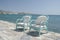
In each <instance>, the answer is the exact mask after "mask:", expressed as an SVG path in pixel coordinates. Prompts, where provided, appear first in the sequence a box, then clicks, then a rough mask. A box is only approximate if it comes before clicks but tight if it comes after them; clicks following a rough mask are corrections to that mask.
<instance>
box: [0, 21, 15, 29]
mask: <svg viewBox="0 0 60 40" xmlns="http://www.w3.org/2000/svg"><path fill="white" fill-rule="evenodd" d="M0 26H2V27H7V29H8V28H9V29H14V28H15V27H16V24H15V23H11V22H8V21H3V20H0Z"/></svg>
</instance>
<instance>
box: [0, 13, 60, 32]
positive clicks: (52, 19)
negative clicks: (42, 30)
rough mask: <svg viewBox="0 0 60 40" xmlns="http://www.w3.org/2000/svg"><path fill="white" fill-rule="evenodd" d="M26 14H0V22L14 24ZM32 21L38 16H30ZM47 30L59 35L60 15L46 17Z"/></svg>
mask: <svg viewBox="0 0 60 40" xmlns="http://www.w3.org/2000/svg"><path fill="white" fill-rule="evenodd" d="M24 15H26V14H0V20H4V21H9V22H13V23H16V20H17V19H18V18H22V17H23V16H24ZM30 15H31V16H32V19H36V18H37V17H38V16H40V15H35V14H30ZM48 16H49V20H48V26H47V27H48V30H49V31H54V32H58V33H60V15H48Z"/></svg>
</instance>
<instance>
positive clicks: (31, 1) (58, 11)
mask: <svg viewBox="0 0 60 40" xmlns="http://www.w3.org/2000/svg"><path fill="white" fill-rule="evenodd" d="M0 10H5V11H16V12H30V13H34V14H51V15H60V0H0Z"/></svg>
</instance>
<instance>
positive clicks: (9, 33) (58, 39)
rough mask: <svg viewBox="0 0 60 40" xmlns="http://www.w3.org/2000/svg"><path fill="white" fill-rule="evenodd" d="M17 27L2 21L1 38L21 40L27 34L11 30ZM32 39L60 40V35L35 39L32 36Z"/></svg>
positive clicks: (44, 35) (47, 34) (52, 34)
mask: <svg viewBox="0 0 60 40" xmlns="http://www.w3.org/2000/svg"><path fill="white" fill-rule="evenodd" d="M15 27H16V24H14V23H11V22H8V21H3V20H0V37H2V38H3V39H4V40H17V39H19V40H20V38H21V37H22V36H23V35H25V34H26V33H23V32H17V31H13V30H11V29H15ZM2 28H3V29H4V30H3V29H2ZM1 30H3V31H1ZM30 37H32V38H31V40H39V39H40V40H60V33H55V32H49V33H46V34H43V35H41V36H40V37H33V36H30ZM2 38H0V39H2Z"/></svg>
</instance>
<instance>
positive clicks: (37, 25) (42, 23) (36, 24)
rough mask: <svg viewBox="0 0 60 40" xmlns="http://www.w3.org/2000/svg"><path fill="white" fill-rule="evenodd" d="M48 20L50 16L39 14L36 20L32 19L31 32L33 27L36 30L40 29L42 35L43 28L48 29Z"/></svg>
mask: <svg viewBox="0 0 60 40" xmlns="http://www.w3.org/2000/svg"><path fill="white" fill-rule="evenodd" d="M47 20H48V17H46V16H39V17H37V19H36V20H32V21H31V26H30V29H29V32H30V31H31V29H33V30H35V31H38V32H39V36H40V33H41V31H42V30H46V31H48V30H47Z"/></svg>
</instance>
